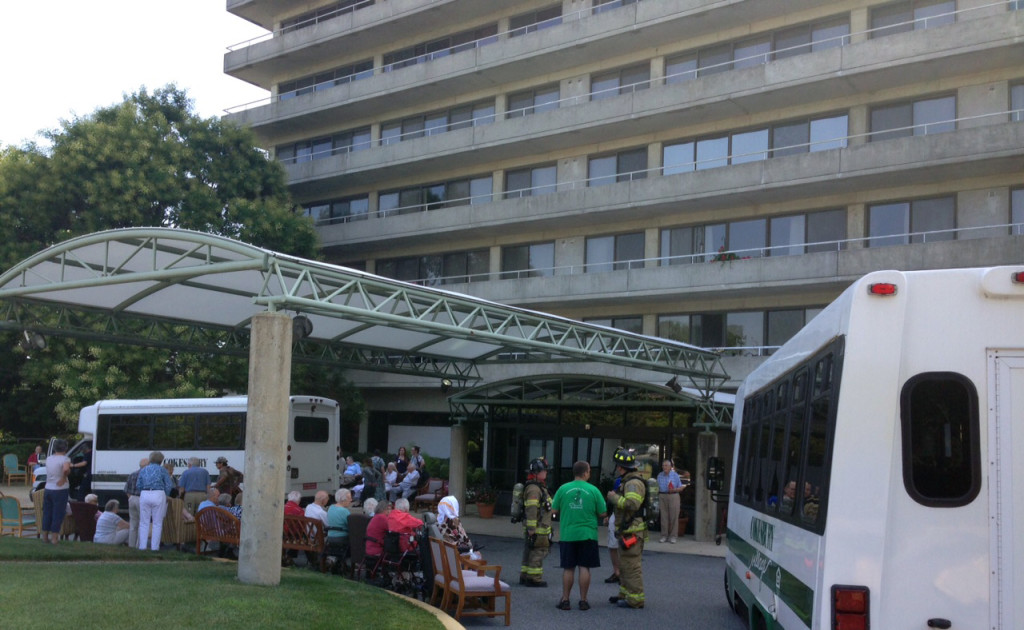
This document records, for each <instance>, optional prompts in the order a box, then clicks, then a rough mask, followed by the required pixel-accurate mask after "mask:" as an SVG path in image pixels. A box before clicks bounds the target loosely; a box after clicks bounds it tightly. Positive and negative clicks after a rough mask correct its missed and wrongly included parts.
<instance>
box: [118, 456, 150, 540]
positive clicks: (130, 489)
mask: <svg viewBox="0 0 1024 630" xmlns="http://www.w3.org/2000/svg"><path fill="white" fill-rule="evenodd" d="M148 465H149V460H148V459H146V458H145V457H143V458H142V459H140V460H139V468H138V470H135V471H132V474H130V475H128V481H126V482H124V493H125V494H126V495H128V523H129V529H128V547H129V548H130V549H135V548H136V547H138V546H139V519H140V518H142V514H141V513H140V510H139V473H140V472H141V471H142V469H143V468H145V467H146V466H148Z"/></svg>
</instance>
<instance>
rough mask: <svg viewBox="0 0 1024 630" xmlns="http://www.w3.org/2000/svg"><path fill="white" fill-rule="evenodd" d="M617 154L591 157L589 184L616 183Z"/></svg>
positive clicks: (594, 185)
mask: <svg viewBox="0 0 1024 630" xmlns="http://www.w3.org/2000/svg"><path fill="white" fill-rule="evenodd" d="M615 162H616V160H615V156H614V155H608V156H605V157H599V158H591V159H590V165H589V168H588V171H587V179H588V180H589V181H588V182H587V185H588V186H591V187H597V186H607V185H608V184H614V183H615V179H616V178H615Z"/></svg>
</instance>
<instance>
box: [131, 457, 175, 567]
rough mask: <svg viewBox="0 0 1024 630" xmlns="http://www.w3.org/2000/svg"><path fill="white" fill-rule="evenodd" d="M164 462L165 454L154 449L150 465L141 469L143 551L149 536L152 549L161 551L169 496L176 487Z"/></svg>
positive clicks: (140, 547) (141, 533)
mask: <svg viewBox="0 0 1024 630" xmlns="http://www.w3.org/2000/svg"><path fill="white" fill-rule="evenodd" d="M163 463H164V454H163V453H161V452H160V451H153V452H152V453H150V454H149V465H147V466H146V467H145V468H143V469H142V470H140V471H139V481H138V489H139V549H140V550H143V551H145V549H146V542H147V540H146V539H147V538H149V548H150V550H152V551H160V535H161V534H162V533H163V530H164V515H166V514H167V497H169V496H170V495H171V490H172V489H173V488H174V482H173V481H171V477H170V475H168V474H167V469H166V468H164V467H163ZM150 527H152V529H150Z"/></svg>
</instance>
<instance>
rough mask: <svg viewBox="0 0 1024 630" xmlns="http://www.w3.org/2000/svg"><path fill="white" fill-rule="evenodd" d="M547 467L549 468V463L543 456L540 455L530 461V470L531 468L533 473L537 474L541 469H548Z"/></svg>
mask: <svg viewBox="0 0 1024 630" xmlns="http://www.w3.org/2000/svg"><path fill="white" fill-rule="evenodd" d="M547 469H548V463H547V462H546V461H544V458H543V457H538V458H537V459H535V460H533V461H531V462H530V469H529V470H530V472H531V473H533V474H535V475H536V474H537V473H539V472H540V471H542V470H547Z"/></svg>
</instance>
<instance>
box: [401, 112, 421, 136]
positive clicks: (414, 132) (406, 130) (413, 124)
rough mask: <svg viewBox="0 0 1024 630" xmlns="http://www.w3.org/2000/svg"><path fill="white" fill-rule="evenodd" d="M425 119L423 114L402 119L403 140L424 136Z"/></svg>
mask: <svg viewBox="0 0 1024 630" xmlns="http://www.w3.org/2000/svg"><path fill="white" fill-rule="evenodd" d="M423 128H424V120H423V117H422V116H415V117H413V118H406V119H405V120H403V121H402V141H403V142H404V141H406V140H412V139H413V138H422V137H423Z"/></svg>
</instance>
